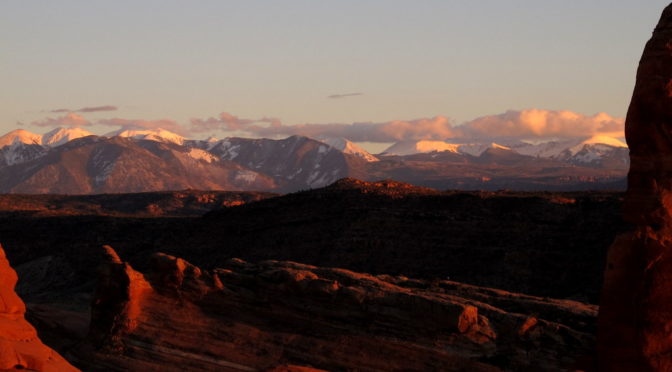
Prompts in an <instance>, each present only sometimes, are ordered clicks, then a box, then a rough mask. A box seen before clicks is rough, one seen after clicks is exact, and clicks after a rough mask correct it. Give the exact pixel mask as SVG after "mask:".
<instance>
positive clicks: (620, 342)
mask: <svg viewBox="0 0 672 372" xmlns="http://www.w3.org/2000/svg"><path fill="white" fill-rule="evenodd" d="M626 138H627V141H628V145H629V146H630V157H631V166H630V173H629V175H628V183H629V184H628V191H627V194H626V198H625V201H624V209H625V218H626V220H627V221H629V222H631V223H633V224H634V225H635V226H634V230H633V231H631V232H630V233H626V234H624V235H621V236H619V237H618V238H617V239H616V241H615V242H614V243H613V245H612V246H611V248H610V250H609V254H608V258H607V267H606V270H605V276H604V288H603V293H602V300H601V307H600V316H599V332H598V349H599V350H598V351H599V362H600V369H601V370H603V371H670V370H672V338H671V337H670V333H671V332H672V5H670V6H668V7H667V8H666V9H665V10H664V11H663V14H662V17H661V19H660V22H659V23H658V26H657V27H656V28H655V30H654V32H653V36H652V38H651V40H649V42H648V43H647V44H646V47H645V49H644V53H643V55H642V59H641V61H640V65H639V69H638V71H637V83H636V86H635V90H634V94H633V97H632V102H631V103H630V108H629V110H628V115H627V119H626Z"/></svg>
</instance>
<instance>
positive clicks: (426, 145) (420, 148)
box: [383, 140, 460, 156]
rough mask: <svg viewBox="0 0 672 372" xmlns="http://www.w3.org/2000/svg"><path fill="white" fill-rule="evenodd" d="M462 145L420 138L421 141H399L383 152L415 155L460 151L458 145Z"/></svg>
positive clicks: (386, 153)
mask: <svg viewBox="0 0 672 372" xmlns="http://www.w3.org/2000/svg"><path fill="white" fill-rule="evenodd" d="M459 146H460V145H458V144H453V143H447V142H444V141H429V140H420V141H401V142H397V143H395V144H394V145H392V146H390V147H388V148H387V149H386V150H385V151H383V154H385V155H399V156H404V155H413V154H420V153H428V152H435V151H437V152H442V151H450V152H458V151H457V150H458V147H459Z"/></svg>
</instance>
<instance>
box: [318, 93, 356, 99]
mask: <svg viewBox="0 0 672 372" xmlns="http://www.w3.org/2000/svg"><path fill="white" fill-rule="evenodd" d="M362 95H364V93H359V92H358V93H344V94H332V95H330V96H327V98H331V99H339V98H346V97H354V96H362Z"/></svg>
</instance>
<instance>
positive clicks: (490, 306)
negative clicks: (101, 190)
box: [73, 247, 597, 371]
mask: <svg viewBox="0 0 672 372" xmlns="http://www.w3.org/2000/svg"><path fill="white" fill-rule="evenodd" d="M104 256H105V258H104V260H103V261H104V262H103V264H102V265H101V267H100V279H99V281H98V287H97V290H96V297H95V299H94V301H93V308H92V316H91V327H90V331H89V335H88V340H87V342H84V343H83V344H82V346H81V347H80V348H79V349H78V350H75V351H74V352H73V355H74V357H75V358H76V359H73V360H75V361H76V362H77V363H80V364H81V365H82V367H83V368H85V369H86V370H87V371H126V370H134V371H140V370H143V371H153V370H161V371H184V370H201V371H316V370H320V369H322V370H329V371H344V370H357V371H401V370H404V371H499V370H533V371H543V370H564V369H567V368H571V367H576V365H575V364H576V361H577V360H578V359H580V357H581V356H584V355H589V354H591V353H592V352H593V351H592V347H593V342H594V338H593V336H592V334H593V333H594V330H595V329H594V321H595V316H596V312H597V308H596V307H595V306H592V305H586V304H582V303H578V302H573V301H567V300H548V299H543V298H538V297H532V296H526V295H520V294H513V293H509V292H505V291H499V290H493V289H488V288H483V287H476V286H470V285H464V284H460V283H456V282H451V281H440V280H436V281H424V280H414V279H409V278H406V277H401V276H395V277H393V276H387V275H379V276H372V275H368V274H360V273H355V272H352V271H348V270H344V269H335V268H320V267H315V266H310V265H304V264H298V263H294V262H287V261H264V262H261V263H258V264H253V263H248V262H245V261H243V260H240V259H230V260H228V261H227V262H226V263H225V264H224V265H223V267H222V268H218V269H214V270H211V271H207V270H202V269H200V268H198V267H196V266H194V265H191V264H190V263H188V262H186V261H184V260H182V259H180V258H176V257H173V256H169V255H166V254H162V253H158V254H155V255H154V256H153V257H152V259H151V261H152V262H151V265H150V267H149V269H148V271H147V273H145V274H143V273H139V272H137V271H135V270H134V269H133V268H132V267H131V266H130V265H129V264H128V263H125V262H123V261H122V260H120V259H119V257H118V256H117V255H116V254H115V253H114V251H113V250H112V249H111V248H109V247H106V248H105V255H104Z"/></svg>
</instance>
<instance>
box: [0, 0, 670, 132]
mask: <svg viewBox="0 0 672 372" xmlns="http://www.w3.org/2000/svg"><path fill="white" fill-rule="evenodd" d="M667 4H668V2H666V1H658V0H637V1H635V0H627V1H626V0H609V1H607V0H589V1H577V0H563V1H559V0H558V1H556V0H543V1H539V0H509V1H501V0H481V1H464V0H461V1H457V0H426V1H422V0H418V1H412V2H411V1H406V0H404V1H402V0H367V1H362V0H339V1H330V0H324V1H315V0H301V1H299V0H287V1H255V0H248V1H226V0H219V1H208V0H201V1H170V0H161V1H137V0H135V1H126V0H117V1H90V0H87V1H68V0H63V1H58V2H56V1H14V0H3V1H1V2H0V48H1V50H2V53H0V82H1V86H2V87H1V88H0V131H3V132H5V131H9V130H12V129H15V128H17V127H18V126H20V127H23V128H25V129H28V130H31V131H35V132H39V133H42V132H44V131H46V130H47V127H53V126H56V125H78V124H83V125H85V126H88V129H89V130H91V131H92V132H94V133H99V134H100V133H104V132H108V131H111V130H113V129H116V128H119V126H124V125H126V126H129V125H135V126H136V127H143V126H145V127H151V126H158V125H162V126H165V127H168V128H166V129H171V128H170V127H171V126H173V127H172V129H174V130H177V131H182V133H184V134H188V135H190V136H192V137H197V138H200V137H203V138H204V137H207V135H210V134H215V135H217V136H220V137H221V136H224V135H227V134H242V135H249V136H260V135H274V136H282V135H288V134H294V133H297V132H299V133H300V132H302V131H304V130H305V128H309V129H310V132H311V133H312V134H315V135H320V134H322V133H321V131H320V130H316V129H319V128H320V127H317V128H316V127H315V125H321V124H329V125H331V127H329V126H326V127H323V128H332V129H333V128H337V129H338V130H339V131H341V132H342V133H341V132H339V133H341V134H343V133H345V134H351V132H352V129H351V128H349V127H344V126H345V125H351V124H352V123H356V125H357V124H358V125H359V128H360V132H361V130H364V129H366V130H368V129H370V128H374V129H375V130H376V131H378V132H381V131H382V132H384V133H386V135H387V137H385V136H376V135H374V134H375V133H374V134H371V135H369V134H366V135H361V133H360V137H358V140H359V141H373V142H382V141H383V140H397V139H399V138H401V139H412V138H415V137H423V135H422V131H427V133H429V134H428V135H426V136H425V137H427V138H439V137H441V136H442V135H444V134H446V135H448V136H450V135H454V133H456V132H459V133H460V135H464V133H473V132H469V130H471V129H469V130H466V129H465V130H457V131H456V130H455V126H459V125H460V124H463V123H465V122H466V123H467V124H469V123H472V122H474V121H479V120H480V123H481V124H482V123H483V121H484V120H485V121H486V122H488V123H490V124H489V125H490V126H489V127H487V128H485V127H483V125H481V124H479V125H480V127H479V126H478V125H476V127H478V128H485V129H483V130H488V131H490V130H492V129H493V128H494V129H496V131H497V130H498V128H499V127H498V125H502V126H506V125H509V126H511V125H513V126H517V127H516V129H515V131H514V132H516V133H518V132H519V131H520V130H519V129H520V128H519V127H520V126H521V125H522V126H523V127H525V126H526V125H527V127H526V128H527V129H529V130H530V131H532V132H535V131H536V132H535V133H537V134H539V133H542V132H539V131H538V130H537V129H538V128H537V127H539V125H537V124H538V123H537V124H535V123H532V124H529V123H528V124H525V123H523V124H520V123H522V122H523V121H524V120H522V119H521V118H522V117H528V118H529V117H533V118H534V120H538V118H539V117H540V116H539V115H541V116H544V115H546V116H547V117H548V116H549V115H550V117H553V118H570V119H571V117H574V116H573V115H574V113H576V114H577V115H579V116H578V119H576V118H575V119H574V122H571V123H569V124H568V125H569V126H570V127H572V128H570V129H569V130H568V133H574V129H573V128H574V127H577V126H578V127H581V128H588V127H590V125H588V127H586V122H591V121H592V122H594V123H596V124H595V125H594V126H599V127H600V128H602V129H590V130H592V131H593V132H596V133H597V132H599V133H602V132H600V131H601V130H602V131H603V132H605V133H606V132H609V131H612V130H613V127H614V126H617V125H619V123H620V125H622V119H621V118H622V117H624V116H625V113H626V110H627V106H628V103H629V100H630V96H631V93H632V88H633V85H634V78H635V72H636V68H637V62H638V60H639V57H640V55H641V52H642V49H643V47H644V43H645V42H646V40H648V38H649V37H650V35H651V31H652V30H653V27H654V26H655V24H656V22H657V20H658V18H659V16H660V13H661V11H662V9H663V8H664V7H665V6H666V5H667ZM538 110H549V111H548V112H546V111H543V112H546V114H544V113H543V112H542V114H539V113H538V112H537V111H538ZM535 112H536V113H537V114H535ZM600 113H606V114H608V115H607V116H604V115H603V114H600ZM530 115H532V116H530ZM535 115H536V116H535ZM512 117H514V118H517V119H516V120H518V121H515V120H514V124H511V123H510V119H511V118H512ZM605 117H606V118H607V120H606V122H605V121H604V120H602V119H604V118H605ZM497 118H499V119H502V118H507V120H509V121H496V120H495V119H497ZM493 120H494V121H493ZM577 120H578V122H577ZM600 120H602V121H600ZM570 121H571V120H570ZM395 123H396V124H395ZM418 123H420V124H418ZM423 123H424V124H423ZM577 123H578V124H577ZM542 124H543V125H542V126H543V127H544V128H547V127H549V128H550V127H551V126H552V127H553V130H551V131H550V132H548V133H547V132H543V133H542V134H549V133H550V134H553V133H555V134H558V133H562V132H563V130H562V129H558V128H562V127H563V125H564V124H563V122H562V121H560V122H553V123H547V122H544V123H542ZM367 125H368V126H369V127H367ZM472 127H474V125H472ZM273 128H275V129H273ZM302 128H303V129H302ZM390 128H391V129H390ZM437 128H438V129H437ZM535 128H536V129H535ZM591 128H592V127H591ZM605 128H606V129H605ZM402 129H403V130H402ZM399 130H402V132H403V133H404V134H403V135H401V137H400V136H399V135H398V134H399V133H400V132H399ZM437 130H438V131H437ZM334 131H335V130H331V132H334ZM326 132H327V133H326V134H330V133H331V132H329V131H326ZM336 132H338V131H336ZM500 132H501V131H500ZM367 133H368V132H367ZM409 133H410V134H409ZM498 133H499V132H498ZM331 134H333V133H331ZM388 134H389V135H388Z"/></svg>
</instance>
